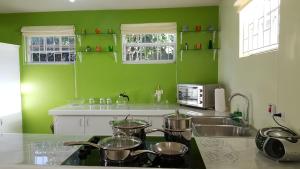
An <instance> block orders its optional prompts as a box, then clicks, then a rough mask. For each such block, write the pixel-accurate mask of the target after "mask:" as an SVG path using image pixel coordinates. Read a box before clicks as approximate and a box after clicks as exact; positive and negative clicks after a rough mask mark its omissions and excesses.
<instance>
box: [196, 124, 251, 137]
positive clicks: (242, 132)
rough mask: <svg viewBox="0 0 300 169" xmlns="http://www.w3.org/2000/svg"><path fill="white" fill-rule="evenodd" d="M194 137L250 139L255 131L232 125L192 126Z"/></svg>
mask: <svg viewBox="0 0 300 169" xmlns="http://www.w3.org/2000/svg"><path fill="white" fill-rule="evenodd" d="M193 133H194V135H195V136H235V137H251V136H255V134H256V131H255V129H253V128H246V127H240V126H234V125H199V124H194V125H193Z"/></svg>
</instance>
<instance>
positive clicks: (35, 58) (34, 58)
mask: <svg viewBox="0 0 300 169" xmlns="http://www.w3.org/2000/svg"><path fill="white" fill-rule="evenodd" d="M39 61H40V54H39V53H33V54H32V62H39Z"/></svg>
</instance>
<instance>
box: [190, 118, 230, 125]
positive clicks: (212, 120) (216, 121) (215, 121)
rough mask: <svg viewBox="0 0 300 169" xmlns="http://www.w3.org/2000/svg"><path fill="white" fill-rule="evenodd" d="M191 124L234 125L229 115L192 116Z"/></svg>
mask: <svg viewBox="0 0 300 169" xmlns="http://www.w3.org/2000/svg"><path fill="white" fill-rule="evenodd" d="M192 123H193V124H203V125H205V124H207V125H234V124H235V122H234V121H233V120H232V119H231V118H230V117H221V116H201V117H193V118H192Z"/></svg>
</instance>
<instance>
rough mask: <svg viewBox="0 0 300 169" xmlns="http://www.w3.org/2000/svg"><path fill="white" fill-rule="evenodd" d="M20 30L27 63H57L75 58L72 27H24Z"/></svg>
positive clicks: (70, 61)
mask: <svg viewBox="0 0 300 169" xmlns="http://www.w3.org/2000/svg"><path fill="white" fill-rule="evenodd" d="M66 28H68V29H66ZM22 32H23V35H24V41H25V44H24V45H25V46H26V47H25V49H26V52H25V55H26V56H25V60H26V62H27V63H36V64H59V63H74V61H75V60H76V46H75V44H76V40H75V35H74V29H73V27H71V28H69V27H63V28H62V27H61V26H60V27H54V26H51V27H25V28H22ZM72 32H73V33H72Z"/></svg>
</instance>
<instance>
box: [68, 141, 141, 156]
mask: <svg viewBox="0 0 300 169" xmlns="http://www.w3.org/2000/svg"><path fill="white" fill-rule="evenodd" d="M141 143H142V141H141V140H140V139H139V138H137V137H132V136H123V135H116V136H112V137H106V138H104V139H102V140H101V141H100V143H99V144H95V143H91V142H88V141H77V142H65V143H64V145H66V146H72V145H90V146H93V147H95V148H98V149H99V151H100V156H101V159H104V160H110V161H120V162H121V161H125V160H130V159H132V158H134V156H132V155H131V152H133V151H134V150H135V149H136V148H138V147H139V146H140V145H141ZM140 154H141V153H140Z"/></svg>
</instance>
